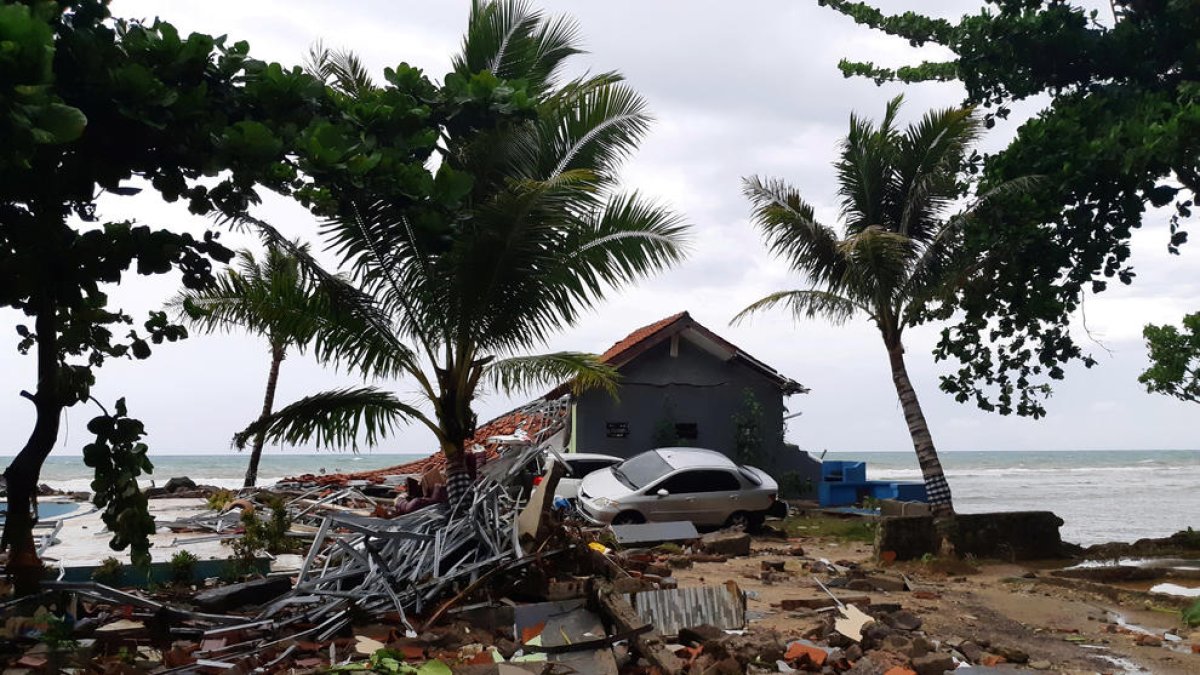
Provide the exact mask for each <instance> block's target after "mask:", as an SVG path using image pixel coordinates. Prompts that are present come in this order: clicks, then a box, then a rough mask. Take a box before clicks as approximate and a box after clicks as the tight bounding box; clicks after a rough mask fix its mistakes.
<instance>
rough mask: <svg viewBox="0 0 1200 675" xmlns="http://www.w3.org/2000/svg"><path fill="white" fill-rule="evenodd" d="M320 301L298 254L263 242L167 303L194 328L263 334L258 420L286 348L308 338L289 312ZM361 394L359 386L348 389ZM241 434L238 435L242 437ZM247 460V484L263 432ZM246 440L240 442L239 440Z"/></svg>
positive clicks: (312, 308) (269, 407)
mask: <svg viewBox="0 0 1200 675" xmlns="http://www.w3.org/2000/svg"><path fill="white" fill-rule="evenodd" d="M293 246H294V247H295V250H296V251H299V252H302V253H307V252H308V246H307V245H295V244H293ZM320 303H321V297H320V289H319V288H318V286H317V285H315V284H313V283H311V282H310V281H309V280H308V278H306V277H305V275H303V274H302V273H301V269H300V265H299V262H298V261H297V259H296V256H295V255H293V254H292V253H291V252H290V251H288V250H284V249H283V248H282V247H280V246H276V245H271V246H268V247H267V250H266V255H265V256H264V257H263V258H262V259H261V260H259V259H257V258H255V256H254V254H253V253H252V252H250V251H249V250H245V249H243V250H241V251H239V252H238V254H237V261H236V266H231V267H229V268H227V269H226V270H225V273H224V274H223V275H221V276H219V277H217V279H216V280H215V282H214V283H213V284H212V285H210V286H208V287H207V288H204V289H202V290H185V291H182V292H181V293H179V294H178V295H177V296H175V298H173V299H172V300H171V301H170V302H169V303H168V305H169V306H170V307H172V308H173V309H175V311H176V313H177V314H178V316H179V318H180V320H181V321H184V322H186V323H188V324H190V325H191V326H192V327H193V328H195V329H197V330H202V331H204V332H208V333H213V332H217V331H231V330H238V329H242V330H247V331H250V332H253V333H258V334H259V335H262V336H263V337H265V338H266V339H267V344H268V345H269V347H270V352H271V368H270V370H269V371H268V374H267V391H266V395H265V396H264V397H263V407H262V412H261V413H260V414H259V416H258V418H257V419H261V418H264V417H267V416H268V415H270V414H271V413H272V412H273V409H274V405H275V387H276V385H277V384H278V382H279V367H280V364H282V363H283V360H284V359H285V358H286V357H287V352H288V350H289V349H298V348H302V347H303V346H304V344H305V343H306V342H307V341H308V340H309V339H310V338H311V334H310V333H311V331H308V332H305V331H304V330H303V329H302V328H301V327H302V325H303V323H301V322H297V321H293V320H291V317H292V316H295V315H299V316H309V315H312V314H313V313H314V312H316V311H321V310H320V309H318V305H319V304H320ZM349 393H357V394H358V395H359V396H362V394H363V392H362V390H351V391H350V392H348V394H347V395H349ZM240 437H241V435H240V434H239V436H238V437H235V438H240ZM252 437H253V442H252V445H251V450H250V464H249V466H248V467H247V469H246V479H245V483H244V485H245V487H254V485H255V483H256V482H257V481H258V464H259V460H260V459H261V458H262V449H263V444H264V442H265V440H266V435H265V434H264V433H262V432H258V433H254V434H253V435H252ZM244 444H245V441H244V440H243V441H242V445H244Z"/></svg>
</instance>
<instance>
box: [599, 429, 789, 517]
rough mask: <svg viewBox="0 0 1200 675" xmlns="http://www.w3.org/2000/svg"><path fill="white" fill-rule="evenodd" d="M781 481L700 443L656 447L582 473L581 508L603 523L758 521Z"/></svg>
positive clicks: (764, 515)
mask: <svg viewBox="0 0 1200 675" xmlns="http://www.w3.org/2000/svg"><path fill="white" fill-rule="evenodd" d="M778 492H779V486H778V485H777V484H776V483H775V480H774V479H773V478H771V477H770V476H768V475H767V474H766V473H765V472H763V471H762V470H761V469H756V468H754V467H751V466H739V465H738V464H736V463H734V461H733V460H731V459H729V458H728V457H726V456H725V455H722V454H721V453H719V452H714V451H712V450H703V449H701V448H659V449H657V450H651V451H649V452H643V453H642V454H640V455H635V456H633V457H630V458H629V459H627V460H625V461H624V462H621V463H620V464H618V465H616V466H614V467H612V468H609V469H602V470H600V471H596V472H594V473H591V474H588V475H587V476H586V477H584V479H583V482H582V483H580V486H579V507H580V510H581V511H582V512H583V515H584V516H586V517H587V518H588V519H589V520H592V521H593V522H595V523H598V524H601V525H609V524H613V525H622V524H627V523H642V522H647V521H658V522H666V521H674V520H690V521H692V522H693V523H695V524H696V525H698V526H717V527H719V526H722V525H741V526H743V527H745V528H746V529H749V530H753V529H756V528H758V527H759V526H761V525H762V522H763V520H764V519H765V518H766V516H767V513H768V511H770V510H772V507H774V506H775V505H776V497H777V494H778Z"/></svg>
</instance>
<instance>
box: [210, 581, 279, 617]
mask: <svg viewBox="0 0 1200 675" xmlns="http://www.w3.org/2000/svg"><path fill="white" fill-rule="evenodd" d="M291 589H292V581H291V579H289V578H287V577H266V578H263V579H255V580H254V581H246V582H243V583H240V584H231V585H229V586H218V587H216V588H211V589H208V590H205V591H201V592H200V593H197V594H196V596H195V598H194V601H195V603H196V606H197V607H198V608H200V610H201V611H205V612H214V613H218V614H219V613H221V612H227V611H229V610H231V609H237V608H238V607H245V606H246V605H261V604H262V603H264V602H267V601H270V600H274V599H275V598H278V597H279V596H281V595H283V594H284V593H287V592H288V591H290V590H291Z"/></svg>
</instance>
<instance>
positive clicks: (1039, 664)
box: [1029, 661, 1052, 670]
mask: <svg viewBox="0 0 1200 675" xmlns="http://www.w3.org/2000/svg"><path fill="white" fill-rule="evenodd" d="M1029 667H1030V668H1033V669H1034V670H1050V668H1051V667H1052V665H1051V663H1050V662H1049V661H1030V662H1029Z"/></svg>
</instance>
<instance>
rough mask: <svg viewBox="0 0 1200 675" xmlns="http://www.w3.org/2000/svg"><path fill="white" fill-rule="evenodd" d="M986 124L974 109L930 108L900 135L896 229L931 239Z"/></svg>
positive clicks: (955, 195)
mask: <svg viewBox="0 0 1200 675" xmlns="http://www.w3.org/2000/svg"><path fill="white" fill-rule="evenodd" d="M982 128H983V125H982V123H981V122H980V120H979V119H978V118H977V117H975V116H974V114H973V111H972V110H971V109H970V108H946V109H942V110H932V111H930V112H928V113H926V114H925V116H924V117H923V118H922V119H921V120H920V121H919V122H917V123H915V124H912V125H910V126H909V127H908V128H907V129H906V130H905V132H904V133H903V134H902V135H901V136H900V137H899V138H898V143H897V161H896V166H895V171H894V175H893V185H892V186H891V188H892V190H893V191H894V193H895V196H894V198H893V199H892V202H893V209H894V212H893V213H892V214H891V215H890V219H891V220H894V221H895V226H894V227H893V228H892V229H894V230H895V231H896V232H899V233H901V234H904V235H906V236H909V237H912V238H913V239H916V240H918V241H928V239H929V238H930V237H931V236H933V231H934V230H936V229H937V223H938V215H939V214H940V213H941V212H942V211H943V210H944V209H946V207H948V206H949V205H950V204H951V203H953V201H954V200H955V199H957V198H958V197H959V196H960V186H959V181H958V173H959V171H960V170H961V165H962V162H963V159H964V157H965V155H966V152H967V150H968V148H969V147H970V146H971V144H972V143H974V142H975V141H976V140H978V138H979V135H980V132H981V130H982Z"/></svg>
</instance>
